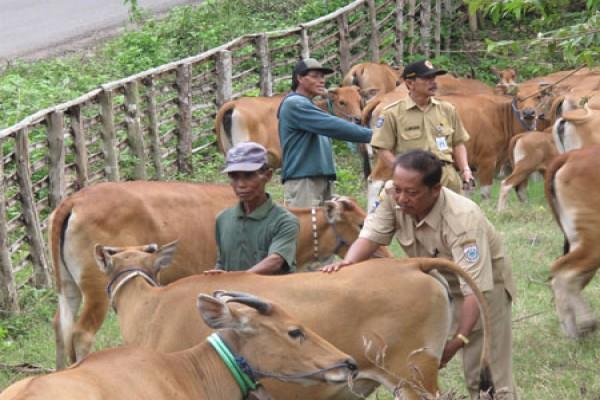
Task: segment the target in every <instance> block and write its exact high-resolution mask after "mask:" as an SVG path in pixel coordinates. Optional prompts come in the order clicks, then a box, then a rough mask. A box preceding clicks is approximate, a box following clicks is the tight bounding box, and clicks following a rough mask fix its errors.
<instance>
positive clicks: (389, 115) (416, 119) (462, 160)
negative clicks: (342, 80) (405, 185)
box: [371, 60, 473, 193]
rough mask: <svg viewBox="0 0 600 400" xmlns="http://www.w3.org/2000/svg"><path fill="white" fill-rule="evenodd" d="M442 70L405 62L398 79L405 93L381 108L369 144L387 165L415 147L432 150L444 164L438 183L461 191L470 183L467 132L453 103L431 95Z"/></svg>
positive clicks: (419, 63)
mask: <svg viewBox="0 0 600 400" xmlns="http://www.w3.org/2000/svg"><path fill="white" fill-rule="evenodd" d="M445 73H446V71H444V70H440V69H436V68H435V67H434V66H433V65H432V64H431V62H430V61H429V60H422V61H418V62H415V63H412V64H409V65H407V66H406V68H404V72H403V73H402V78H403V79H404V82H405V83H406V87H407V88H408V96H407V97H406V98H404V99H402V100H400V101H397V102H396V103H393V104H390V105H389V106H387V107H386V108H385V109H384V111H383V113H382V115H381V117H379V119H378V120H377V122H376V123H375V126H376V128H375V129H374V130H373V139H372V140H371V145H372V146H373V147H375V148H376V149H377V154H378V156H379V157H381V158H382V159H383V160H384V162H386V164H388V166H389V167H390V168H391V167H392V165H393V164H394V159H395V156H396V155H397V154H400V153H404V152H407V151H409V150H415V149H421V150H428V151H430V152H432V153H434V154H435V155H436V156H437V157H438V158H439V159H440V160H441V161H442V162H443V163H444V168H443V174H442V185H443V186H446V187H448V188H449V189H451V190H453V191H455V192H457V193H462V189H469V188H471V186H472V185H473V175H472V174H471V170H470V168H469V163H468V160H467V149H466V147H465V142H466V141H467V140H469V134H468V133H467V131H466V130H465V128H464V127H463V124H462V122H461V121H460V118H459V117H458V114H457V113H456V109H455V108H454V106H453V105H452V104H450V103H449V102H446V101H442V100H438V99H436V98H434V97H433V96H434V95H435V91H436V90H437V85H436V82H435V78H436V76H438V75H443V74H445ZM457 169H458V171H457Z"/></svg>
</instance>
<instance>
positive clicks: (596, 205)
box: [545, 145, 600, 338]
mask: <svg viewBox="0 0 600 400" xmlns="http://www.w3.org/2000/svg"><path fill="white" fill-rule="evenodd" d="M598 170H600V146H598V145H594V146H589V147H587V148H584V149H581V150H573V151H569V152H567V153H565V154H562V155H560V156H558V157H556V159H555V160H554V161H553V162H552V163H551V164H550V167H549V168H548V171H547V172H546V182H545V193H546V199H547V200H548V203H549V204H550V207H551V209H552V213H553V214H554V217H555V219H556V221H557V222H558V224H559V226H560V228H561V230H562V231H563V233H564V235H565V239H566V243H565V252H564V255H563V256H561V257H559V258H557V259H556V260H555V261H554V262H553V263H552V266H551V274H552V290H553V291H554V301H555V303H556V310H557V312H558V317H559V320H560V323H561V326H562V329H563V331H564V332H565V334H566V335H567V336H569V337H571V338H577V337H580V336H583V335H585V334H588V333H590V332H592V331H594V330H595V329H596V328H597V326H598V320H597V318H596V317H595V316H594V313H593V311H592V309H591V308H590V306H589V304H588V303H587V302H586V300H585V299H584V298H583V296H582V294H581V291H582V290H583V289H584V288H585V287H586V285H587V284H588V283H589V282H590V280H591V279H592V278H593V277H594V275H595V273H596V271H597V269H598V267H599V266H600V247H599V246H598V244H597V242H598V237H600V192H599V191H598V188H600V174H598Z"/></svg>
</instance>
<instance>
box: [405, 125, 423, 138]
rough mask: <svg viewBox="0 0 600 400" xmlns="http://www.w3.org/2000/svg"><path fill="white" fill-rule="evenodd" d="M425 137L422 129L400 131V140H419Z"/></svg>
mask: <svg viewBox="0 0 600 400" xmlns="http://www.w3.org/2000/svg"><path fill="white" fill-rule="evenodd" d="M421 136H423V132H422V129H421V128H420V127H419V128H413V129H403V130H401V131H400V138H402V139H403V140H417V139H420V138H421Z"/></svg>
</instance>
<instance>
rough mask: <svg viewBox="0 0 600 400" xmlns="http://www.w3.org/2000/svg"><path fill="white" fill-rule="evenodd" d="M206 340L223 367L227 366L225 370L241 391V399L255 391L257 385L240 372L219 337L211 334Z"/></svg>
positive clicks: (232, 356)
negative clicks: (229, 373) (222, 363)
mask: <svg viewBox="0 0 600 400" xmlns="http://www.w3.org/2000/svg"><path fill="white" fill-rule="evenodd" d="M207 340H208V343H210V344H211V346H212V347H213V348H214V349H215V351H216V352H217V354H218V355H219V357H221V359H222V360H223V362H224V363H225V365H227V368H229V371H230V372H231V374H232V375H233V377H234V378H235V380H236V382H237V384H238V386H239V387H240V390H241V391H242V397H243V398H244V399H245V398H246V396H247V395H248V392H249V391H251V390H256V388H257V387H258V385H257V383H256V382H255V381H254V380H253V379H251V378H250V377H249V376H248V375H247V374H246V373H245V372H244V371H242V370H241V368H240V366H239V365H238V363H237V362H236V360H235V357H234V355H233V354H232V353H231V351H230V350H229V348H228V347H227V345H226V344H225V343H224V342H223V340H222V339H221V337H220V336H219V335H217V334H216V333H213V334H212V335H210V336H209V337H208V338H207Z"/></svg>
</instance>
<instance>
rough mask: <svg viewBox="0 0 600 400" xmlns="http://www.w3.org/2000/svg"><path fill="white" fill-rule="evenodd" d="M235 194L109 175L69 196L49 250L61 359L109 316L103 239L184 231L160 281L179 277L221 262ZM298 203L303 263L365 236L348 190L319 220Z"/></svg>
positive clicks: (170, 236) (83, 345) (60, 363)
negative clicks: (226, 213) (100, 251)
mask: <svg viewBox="0 0 600 400" xmlns="http://www.w3.org/2000/svg"><path fill="white" fill-rule="evenodd" d="M236 202H237V198H236V197H235V194H234V193H233V190H231V188H230V187H229V186H227V185H211V184H202V185H201V184H192V183H183V182H142V181H136V182H123V183H103V184H99V185H95V186H91V187H88V188H85V189H83V190H81V191H79V192H77V193H75V194H73V195H71V196H69V197H67V198H66V199H65V200H63V201H62V202H61V203H60V204H59V206H58V207H57V208H56V209H55V210H54V212H53V213H52V215H51V216H50V220H49V221H50V222H49V236H50V237H49V243H50V252H51V255H52V265H53V268H54V273H55V277H56V286H57V290H58V294H59V295H58V310H57V312H56V316H55V319H54V328H55V334H56V367H57V368H58V369H61V368H63V367H64V365H65V355H68V356H69V358H70V359H71V361H76V360H80V359H82V358H83V357H85V355H86V354H88V353H89V351H90V348H91V346H92V344H93V341H94V337H95V334H96V332H97V331H98V329H100V326H101V325H102V322H103V321H104V318H105V316H106V312H107V304H108V303H107V298H106V295H105V293H104V286H105V285H106V282H107V281H106V277H105V276H104V275H102V274H101V273H100V271H98V269H97V268H96V263H95V261H94V257H93V253H94V250H93V249H94V245H95V244H96V243H106V244H114V245H140V244H144V243H150V242H158V243H159V244H164V243H168V242H170V241H173V240H175V239H179V247H178V249H179V250H178V252H177V256H176V257H175V259H174V260H173V263H172V267H171V268H169V270H165V271H164V272H163V273H161V276H160V282H161V283H168V282H172V281H174V280H176V279H179V278H181V277H184V276H189V275H193V274H197V273H199V272H202V271H204V270H207V269H211V268H213V267H214V265H215V262H216V257H217V254H216V242H215V238H214V229H215V228H214V227H215V219H216V215H217V214H218V213H219V212H220V211H221V210H222V209H223V208H225V207H228V206H232V205H233V204H235V203H236ZM291 210H292V212H294V213H295V214H296V215H297V216H298V218H299V222H300V232H299V234H298V243H297V253H296V262H297V265H298V266H302V265H304V264H306V263H308V262H311V261H314V260H318V259H322V258H325V257H329V256H331V255H332V254H334V253H337V254H339V255H340V256H342V257H343V256H344V255H345V254H346V251H347V249H348V245H349V244H350V243H352V242H353V241H354V240H355V239H356V238H357V237H358V233H359V232H360V227H361V225H362V222H363V220H364V218H365V213H364V211H363V210H361V209H360V207H359V206H358V205H357V204H356V202H355V201H353V200H351V199H348V198H340V199H337V200H333V201H329V202H327V203H326V204H325V206H324V207H321V208H316V209H315V210H314V217H315V218H314V219H315V221H314V222H313V218H312V217H313V211H312V210H311V209H291ZM385 254H389V253H384V255H385ZM189 260H194V262H193V263H190V262H189ZM82 301H83V307H82V310H81V312H80V313H79V317H78V318H77V317H76V316H77V312H78V310H79V308H80V305H81V303H82ZM65 351H66V352H67V354H65Z"/></svg>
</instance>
